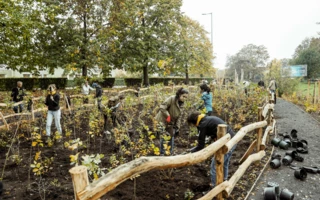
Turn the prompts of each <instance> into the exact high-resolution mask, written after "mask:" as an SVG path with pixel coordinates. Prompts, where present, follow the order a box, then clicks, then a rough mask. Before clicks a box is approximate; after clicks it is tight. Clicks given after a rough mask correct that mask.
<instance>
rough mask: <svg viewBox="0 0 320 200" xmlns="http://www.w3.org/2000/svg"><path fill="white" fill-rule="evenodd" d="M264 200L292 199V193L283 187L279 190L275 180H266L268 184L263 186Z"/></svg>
mask: <svg viewBox="0 0 320 200" xmlns="http://www.w3.org/2000/svg"><path fill="white" fill-rule="evenodd" d="M263 196H264V200H277V199H278V198H280V200H293V198H294V194H293V193H292V192H290V191H289V190H288V189H283V190H281V192H280V187H279V184H278V183H276V182H268V186H267V187H266V188H264V192H263Z"/></svg>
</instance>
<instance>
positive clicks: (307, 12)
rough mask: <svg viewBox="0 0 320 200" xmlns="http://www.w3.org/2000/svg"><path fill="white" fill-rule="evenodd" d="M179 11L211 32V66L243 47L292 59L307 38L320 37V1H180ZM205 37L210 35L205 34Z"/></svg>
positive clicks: (221, 64)
mask: <svg viewBox="0 0 320 200" xmlns="http://www.w3.org/2000/svg"><path fill="white" fill-rule="evenodd" d="M181 11H182V12H184V13H185V14H186V15H188V16H189V17H191V18H192V19H194V20H197V21H198V22H199V23H200V24H201V25H203V26H204V28H205V30H206V31H208V32H210V31H211V26H210V23H211V16H210V15H202V14H203V13H212V28H213V31H212V32H213V51H214V54H215V56H216V59H215V60H214V66H215V67H218V68H223V67H224V65H225V62H226V57H227V55H234V54H235V53H237V52H238V51H239V50H240V49H241V48H242V47H243V46H244V45H247V44H254V45H264V46H265V47H266V48H267V50H268V52H269V55H270V60H271V59H273V58H277V59H281V58H291V57H292V55H293V53H294V50H295V48H296V47H297V46H298V45H299V44H300V43H301V42H302V40H303V39H305V38H306V37H312V36H319V35H318V32H320V25H317V24H316V22H320V0H183V5H182V8H181ZM208 37H209V38H210V37H211V35H210V33H208Z"/></svg>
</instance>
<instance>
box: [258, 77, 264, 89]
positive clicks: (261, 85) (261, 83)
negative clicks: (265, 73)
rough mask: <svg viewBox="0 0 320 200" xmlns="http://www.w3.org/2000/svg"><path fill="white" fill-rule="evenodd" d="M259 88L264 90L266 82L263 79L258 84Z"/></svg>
mask: <svg viewBox="0 0 320 200" xmlns="http://www.w3.org/2000/svg"><path fill="white" fill-rule="evenodd" d="M258 86H259V87H262V88H264V81H263V80H262V79H260V81H259V82H258Z"/></svg>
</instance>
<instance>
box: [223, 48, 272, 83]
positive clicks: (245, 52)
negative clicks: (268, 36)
mask: <svg viewBox="0 0 320 200" xmlns="http://www.w3.org/2000/svg"><path fill="white" fill-rule="evenodd" d="M268 59H269V53H268V50H267V48H266V47H265V46H263V45H260V46H257V45H254V44H248V45H246V46H244V47H243V48H242V49H241V50H240V51H239V52H238V53H236V54H235V55H232V56H228V57H227V62H226V66H227V68H228V71H227V76H233V74H234V71H235V69H236V70H237V72H238V74H240V72H241V69H243V71H244V74H245V76H244V78H246V79H250V78H252V77H250V73H252V75H255V74H257V73H261V72H260V71H261V70H259V67H265V66H266V64H267V61H268Z"/></svg>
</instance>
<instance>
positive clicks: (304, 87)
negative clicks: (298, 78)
mask: <svg viewBox="0 0 320 200" xmlns="http://www.w3.org/2000/svg"><path fill="white" fill-rule="evenodd" d="M314 85H315V84H314V83H310V87H309V97H311V96H313V90H314ZM315 92H316V94H318V86H317V87H316V91H315ZM297 93H298V94H302V95H303V96H307V95H308V83H304V82H300V83H299V85H298V87H297Z"/></svg>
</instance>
